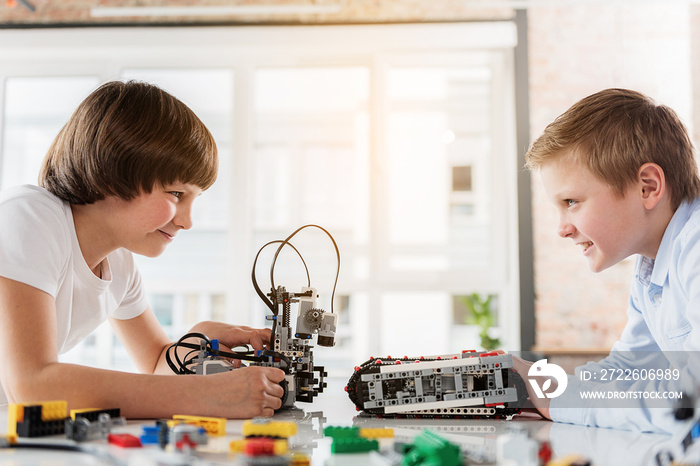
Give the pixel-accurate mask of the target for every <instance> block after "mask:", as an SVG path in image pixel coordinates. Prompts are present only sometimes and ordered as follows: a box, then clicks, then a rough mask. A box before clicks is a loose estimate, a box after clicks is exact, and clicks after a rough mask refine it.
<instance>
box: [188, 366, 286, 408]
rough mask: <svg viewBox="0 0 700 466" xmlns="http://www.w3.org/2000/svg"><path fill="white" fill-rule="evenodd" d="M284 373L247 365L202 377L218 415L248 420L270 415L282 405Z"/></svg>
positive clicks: (269, 368) (278, 370)
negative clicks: (281, 383)
mask: <svg viewBox="0 0 700 466" xmlns="http://www.w3.org/2000/svg"><path fill="white" fill-rule="evenodd" d="M283 380H284V372H283V371H282V370H280V369H276V368H274V367H260V366H249V367H244V368H241V369H237V370H235V371H230V372H225V373H221V374H214V375H207V376H203V380H202V381H200V383H206V384H210V383H213V384H214V385H215V386H213V387H212V386H211V385H209V386H208V388H207V393H208V394H207V395H206V396H207V397H208V398H209V399H210V401H211V402H214V403H215V405H216V406H215V407H214V408H215V409H214V411H217V412H219V413H221V414H220V415H221V416H225V417H227V418H236V419H249V418H253V417H258V416H265V417H271V416H272V415H274V414H275V410H277V409H279V408H280V407H281V406H282V400H281V398H282V396H283V395H284V389H283V388H282V386H281V385H280V382H282V381H283Z"/></svg>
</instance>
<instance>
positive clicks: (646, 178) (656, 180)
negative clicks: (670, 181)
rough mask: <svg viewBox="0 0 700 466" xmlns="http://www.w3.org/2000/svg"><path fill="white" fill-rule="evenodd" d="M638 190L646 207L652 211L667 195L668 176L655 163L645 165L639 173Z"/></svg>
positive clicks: (640, 168)
mask: <svg viewBox="0 0 700 466" xmlns="http://www.w3.org/2000/svg"><path fill="white" fill-rule="evenodd" d="M637 189H638V194H640V196H641V199H642V203H643V204H644V207H646V208H647V209H649V210H651V209H653V208H654V207H656V205H657V204H658V203H659V201H660V200H661V199H663V197H664V195H665V194H666V176H665V175H664V171H663V169H662V168H661V167H660V166H659V165H657V164H655V163H645V164H644V165H642V166H641V167H639V171H638V172H637Z"/></svg>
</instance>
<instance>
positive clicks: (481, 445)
mask: <svg viewBox="0 0 700 466" xmlns="http://www.w3.org/2000/svg"><path fill="white" fill-rule="evenodd" d="M346 382H347V379H340V378H338V379H330V380H328V385H329V386H328V388H327V389H326V390H325V391H324V393H321V394H320V395H319V396H318V397H317V398H316V399H314V401H313V403H297V404H296V408H294V409H291V410H285V411H281V412H279V413H277V414H276V415H275V417H274V419H275V420H284V421H287V420H294V421H296V422H297V423H298V426H299V429H298V434H297V435H296V436H295V437H293V438H292V439H290V450H294V451H301V452H303V453H306V454H308V455H310V456H311V464H312V465H313V466H324V465H325V466H335V465H338V466H340V465H343V464H357V465H363V464H370V462H369V460H368V459H367V458H366V457H360V456H357V455H353V459H351V460H347V461H345V462H343V461H341V460H342V459H343V458H342V457H338V456H337V455H335V456H333V455H331V452H330V445H331V439H329V438H324V437H323V429H324V428H325V427H328V426H353V425H356V426H359V427H372V428H391V429H393V430H394V436H395V438H394V440H393V441H406V442H410V440H411V439H412V438H413V437H414V436H416V435H418V434H419V433H420V432H422V431H423V430H424V429H430V430H433V431H435V432H436V433H438V434H440V435H442V436H443V437H445V438H446V439H448V440H449V441H451V442H453V443H456V444H458V445H459V446H460V447H461V448H462V451H463V453H464V452H469V455H470V457H471V458H479V457H481V458H482V459H483V460H484V461H486V462H487V463H486V464H494V462H495V461H496V448H497V447H496V444H497V439H498V437H499V436H501V435H503V434H506V433H509V432H511V430H512V429H513V428H523V429H526V430H527V431H528V432H529V434H530V436H531V437H533V438H535V439H537V440H539V441H549V442H550V444H551V447H552V449H553V452H554V455H555V457H561V456H565V455H568V454H581V455H583V456H585V457H587V458H589V459H591V460H592V462H593V464H595V465H601V466H602V465H642V464H655V462H654V455H655V451H656V450H657V449H658V448H659V447H660V446H662V445H664V444H665V443H668V442H670V441H671V440H672V438H671V437H668V436H664V435H653V434H639V433H633V432H626V431H617V430H610V429H598V428H587V427H581V426H572V425H566V424H559V423H552V422H549V421H545V420H542V419H540V418H539V417H537V416H535V415H533V414H526V415H520V416H516V417H515V418H513V419H512V420H510V421H508V420H451V419H429V420H426V419H422V420H421V419H379V418H374V417H366V416H365V415H360V413H358V412H357V411H356V409H355V407H354V405H353V404H352V402H351V401H350V399H349V398H348V397H347V394H346V393H345V391H344V390H343V388H344V386H345V383H346ZM243 422H244V421H241V420H230V421H228V422H227V425H226V435H225V436H220V437H216V436H210V437H209V443H208V445H206V446H203V447H200V448H198V450H197V452H196V456H195V457H194V458H189V459H187V458H186V457H184V456H182V455H177V454H172V453H167V454H166V453H164V452H162V451H161V450H160V448H158V447H156V446H152V445H149V446H147V447H145V448H140V449H139V448H132V449H123V448H118V447H115V446H112V445H109V444H107V442H106V440H95V441H91V442H84V443H82V444H81V445H85V446H90V447H94V448H96V449H100V450H101V451H106V452H109V453H110V454H112V455H114V456H115V457H116V458H117V459H118V460H119V462H120V463H121V464H128V465H137V466H146V465H161V464H163V465H165V464H242V463H240V462H239V461H240V459H238V458H237V457H236V456H234V455H232V454H231V453H229V444H230V442H231V441H232V440H238V439H241V438H242V434H241V433H242V426H243ZM145 425H148V426H152V425H155V421H153V420H145V421H135V420H130V421H128V422H127V425H126V426H122V427H117V428H114V429H113V433H130V434H133V435H136V436H140V434H141V431H142V427H143V426H145ZM6 426H7V407H4V408H2V409H0V434H2V433H5V432H7V430H6ZM21 440H22V441H25V440H26V439H21ZM34 441H41V442H48V441H51V442H66V440H65V439H62V438H61V437H59V436H55V437H42V438H39V439H36V440H34ZM393 441H392V440H388V441H387V440H382V441H381V443H382V446H383V448H390V447H391V445H388V446H387V445H386V443H387V442H388V443H392V442H393ZM343 456H345V457H347V456H349V455H343ZM87 464H90V465H102V464H114V463H110V462H109V461H106V460H102V459H100V458H98V457H96V456H93V455H90V454H85V453H76V452H64V451H54V450H36V449H0V466H10V465H11V466H20V465H47V466H48V465H51V466H61V465H87Z"/></svg>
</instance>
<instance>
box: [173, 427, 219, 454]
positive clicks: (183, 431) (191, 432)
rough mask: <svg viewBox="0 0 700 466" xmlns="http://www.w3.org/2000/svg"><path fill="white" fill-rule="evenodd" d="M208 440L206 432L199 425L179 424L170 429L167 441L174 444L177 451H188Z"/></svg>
mask: <svg viewBox="0 0 700 466" xmlns="http://www.w3.org/2000/svg"><path fill="white" fill-rule="evenodd" d="M208 442H209V438H208V437H207V432H206V431H205V430H204V428H202V427H199V426H193V425H190V424H180V425H177V426H175V427H173V428H172V429H171V430H170V440H169V443H170V444H171V445H174V446H175V449H176V450H177V451H182V452H189V451H191V450H194V449H195V448H197V447H198V446H199V445H206V444H207V443H208Z"/></svg>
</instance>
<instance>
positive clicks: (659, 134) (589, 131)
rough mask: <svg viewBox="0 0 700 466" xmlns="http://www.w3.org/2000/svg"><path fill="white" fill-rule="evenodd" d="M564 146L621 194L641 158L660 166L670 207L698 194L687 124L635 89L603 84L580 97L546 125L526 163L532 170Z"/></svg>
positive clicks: (699, 188)
mask: <svg viewBox="0 0 700 466" xmlns="http://www.w3.org/2000/svg"><path fill="white" fill-rule="evenodd" d="M565 152H566V153H567V157H571V160H573V161H574V162H576V163H580V164H582V165H583V166H585V167H586V168H588V169H589V170H590V171H591V172H592V173H593V174H594V175H595V176H597V177H598V178H599V179H601V180H603V182H605V183H607V184H608V185H610V186H611V187H612V188H613V189H614V190H615V191H616V192H618V193H619V194H620V196H622V195H623V194H624V192H625V189H626V188H627V187H628V186H630V184H632V183H634V182H635V181H636V180H637V174H638V170H639V168H640V167H641V166H642V165H644V164H645V163H655V164H657V165H659V166H660V167H661V169H662V170H663V171H664V175H665V178H666V183H667V186H668V187H669V190H670V198H671V204H672V206H673V208H674V209H676V208H678V206H679V205H680V204H681V202H683V201H686V200H687V201H690V200H692V199H695V198H696V197H698V195H700V179H699V178H698V167H697V163H696V160H695V153H694V150H693V143H692V142H691V140H690V137H689V136H688V132H687V130H686V128H685V126H684V125H683V123H682V122H681V121H680V119H679V118H678V115H676V113H675V112H674V111H673V110H672V109H670V108H669V107H666V106H665V105H658V104H656V102H654V101H653V100H652V99H650V98H649V97H647V96H645V95H644V94H641V93H639V92H636V91H631V90H626V89H606V90H603V91H600V92H597V93H595V94H593V95H590V96H588V97H586V98H584V99H582V100H580V101H579V102H577V103H576V104H574V105H573V106H572V107H571V108H569V109H568V110H567V111H566V112H564V113H563V114H561V115H560V116H559V117H557V119H556V120H554V121H553V122H552V123H550V124H549V125H548V126H547V127H546V128H545V130H544V133H543V134H542V135H541V136H540V137H539V138H537V140H535V142H534V143H533V144H532V146H530V149H529V151H528V153H527V155H526V163H527V166H528V168H530V169H531V170H534V169H537V168H539V167H541V166H542V165H544V164H546V163H548V162H549V161H551V160H555V159H556V158H558V157H560V156H562V155H563V154H564V153H565Z"/></svg>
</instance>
